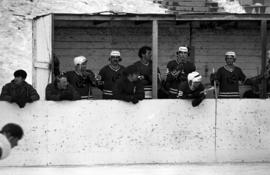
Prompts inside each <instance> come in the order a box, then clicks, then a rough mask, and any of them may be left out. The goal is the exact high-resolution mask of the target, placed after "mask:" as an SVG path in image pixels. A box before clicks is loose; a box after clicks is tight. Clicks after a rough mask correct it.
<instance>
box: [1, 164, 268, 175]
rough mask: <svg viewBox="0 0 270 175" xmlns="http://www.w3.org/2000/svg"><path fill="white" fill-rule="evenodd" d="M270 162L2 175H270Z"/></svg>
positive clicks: (6, 172) (8, 173)
mask: <svg viewBox="0 0 270 175" xmlns="http://www.w3.org/2000/svg"><path fill="white" fill-rule="evenodd" d="M269 172H270V164H269V163H268V164H267V163H261V164H259V163H254V164H247V163H239V164H180V165H126V166H124V165H122V166H117V165H114V166H79V167H76V166H62V167H1V169H0V174H1V175H90V174H91V175H269Z"/></svg>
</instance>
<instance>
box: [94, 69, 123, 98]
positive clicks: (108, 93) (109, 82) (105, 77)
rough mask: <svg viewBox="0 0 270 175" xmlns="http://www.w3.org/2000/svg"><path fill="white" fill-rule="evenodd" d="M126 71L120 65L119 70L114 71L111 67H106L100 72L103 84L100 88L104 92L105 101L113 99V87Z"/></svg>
mask: <svg viewBox="0 0 270 175" xmlns="http://www.w3.org/2000/svg"><path fill="white" fill-rule="evenodd" d="M124 69H125V68H124V66H122V65H120V67H119V68H118V69H114V68H113V67H111V66H110V65H106V66H104V67H103V68H102V69H101V70H100V72H99V75H100V76H101V80H100V81H101V82H103V83H102V84H101V85H99V88H100V89H101V90H102V91H103V96H102V97H103V99H113V87H114V85H115V83H116V80H118V79H119V78H120V77H121V76H122V73H123V70H124Z"/></svg>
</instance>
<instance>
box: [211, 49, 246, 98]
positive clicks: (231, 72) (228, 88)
mask: <svg viewBox="0 0 270 175" xmlns="http://www.w3.org/2000/svg"><path fill="white" fill-rule="evenodd" d="M225 61H226V65H225V66H222V67H221V68H219V69H218V71H217V72H216V73H215V75H214V76H212V77H214V79H212V80H211V83H212V84H213V81H214V80H216V81H217V83H218V85H219V94H218V98H240V93H239V81H241V82H243V83H244V82H245V80H246V76H245V74H244V73H243V71H242V69H241V68H239V67H237V66H235V65H234V63H235V61H236V54H235V52H234V51H228V52H226V53H225Z"/></svg>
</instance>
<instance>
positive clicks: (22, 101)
mask: <svg viewBox="0 0 270 175" xmlns="http://www.w3.org/2000/svg"><path fill="white" fill-rule="evenodd" d="M16 103H17V105H19V107H20V108H23V107H24V106H25V104H26V101H24V100H22V99H18V100H17V101H16Z"/></svg>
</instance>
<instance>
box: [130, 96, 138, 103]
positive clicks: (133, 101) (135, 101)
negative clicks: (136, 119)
mask: <svg viewBox="0 0 270 175" xmlns="http://www.w3.org/2000/svg"><path fill="white" fill-rule="evenodd" d="M131 102H132V103H133V104H137V103H138V102H139V100H138V98H137V97H133V98H132V99H131Z"/></svg>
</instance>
